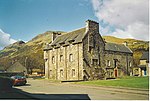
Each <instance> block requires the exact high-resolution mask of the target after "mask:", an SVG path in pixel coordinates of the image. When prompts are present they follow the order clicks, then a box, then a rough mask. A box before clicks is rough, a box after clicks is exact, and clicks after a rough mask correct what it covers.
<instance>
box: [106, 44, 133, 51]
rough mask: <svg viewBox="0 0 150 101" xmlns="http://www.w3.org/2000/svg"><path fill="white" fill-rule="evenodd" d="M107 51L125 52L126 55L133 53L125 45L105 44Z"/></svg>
mask: <svg viewBox="0 0 150 101" xmlns="http://www.w3.org/2000/svg"><path fill="white" fill-rule="evenodd" d="M105 50H106V51H116V52H124V53H133V52H132V51H131V50H130V49H129V48H128V47H127V46H125V45H124V44H116V43H106V44H105Z"/></svg>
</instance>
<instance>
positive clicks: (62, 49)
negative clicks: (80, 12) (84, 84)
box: [44, 20, 133, 81]
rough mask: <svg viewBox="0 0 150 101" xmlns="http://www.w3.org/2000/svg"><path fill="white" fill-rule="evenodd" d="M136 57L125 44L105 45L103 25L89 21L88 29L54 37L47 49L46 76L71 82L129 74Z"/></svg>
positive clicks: (45, 57)
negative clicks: (100, 26) (133, 56)
mask: <svg viewBox="0 0 150 101" xmlns="http://www.w3.org/2000/svg"><path fill="white" fill-rule="evenodd" d="M132 55H133V53H132V51H131V50H130V49H129V48H128V47H127V46H125V45H123V44H115V43H107V42H105V41H104V40H103V38H102V37H101V35H100V33H99V23H97V22H95V21H91V20H87V21H86V26H85V27H84V28H81V29H78V30H74V31H71V32H68V33H66V34H63V35H61V34H59V33H53V34H52V42H51V44H48V45H47V46H46V47H45V48H44V59H45V77H46V78H49V79H54V80H61V81H67V80H93V79H104V78H114V77H119V76H123V75H129V74H130V73H131V66H132V63H133V60H132Z"/></svg>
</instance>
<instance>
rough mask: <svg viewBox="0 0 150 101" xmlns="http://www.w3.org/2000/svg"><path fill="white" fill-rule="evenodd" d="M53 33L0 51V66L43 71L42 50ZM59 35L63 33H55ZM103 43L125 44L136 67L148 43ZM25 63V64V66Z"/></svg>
mask: <svg viewBox="0 0 150 101" xmlns="http://www.w3.org/2000/svg"><path fill="white" fill-rule="evenodd" d="M53 32H54V31H47V32H45V33H43V34H39V35H37V36H36V37H34V38H33V39H31V40H30V41H28V42H27V43H25V42H23V41H18V42H16V43H14V44H11V45H9V46H7V47H5V48H4V49H3V50H1V51H0V66H2V67H5V69H7V68H8V67H10V66H11V65H12V64H13V63H14V62H16V61H19V62H20V63H21V64H22V65H24V66H26V67H27V69H29V70H30V71H32V68H39V69H41V70H42V71H43V69H44V59H43V48H44V47H45V45H46V43H50V42H51V37H52V33H53ZM55 32H58V33H61V34H65V32H61V31H55ZM103 38H104V39H105V41H107V42H114V43H124V42H127V43H128V46H129V47H130V48H131V50H132V51H133V52H134V54H133V56H134V62H135V65H138V62H139V58H140V56H141V55H142V52H143V51H145V50H148V49H149V48H148V45H149V44H148V42H146V41H141V40H135V39H120V38H116V37H112V36H103ZM25 63H26V64H25Z"/></svg>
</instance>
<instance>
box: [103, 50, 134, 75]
mask: <svg viewBox="0 0 150 101" xmlns="http://www.w3.org/2000/svg"><path fill="white" fill-rule="evenodd" d="M108 61H109V62H110V63H108ZM115 61H116V66H115ZM104 64H105V68H106V77H108V78H109V77H115V72H114V71H115V69H116V70H117V77H121V76H123V75H130V74H131V72H132V64H133V58H132V54H129V53H121V52H113V51H105V63H104Z"/></svg>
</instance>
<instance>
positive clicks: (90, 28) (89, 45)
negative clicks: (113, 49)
mask: <svg viewBox="0 0 150 101" xmlns="http://www.w3.org/2000/svg"><path fill="white" fill-rule="evenodd" d="M86 27H87V31H86V32H87V34H86V36H85V37H84V39H83V57H84V59H83V68H84V72H83V73H84V78H85V79H88V80H93V79H96V78H95V74H96V73H95V68H103V67H104V65H103V61H104V59H103V57H104V42H103V39H102V37H101V36H100V34H99V25H98V23H96V22H94V21H87V25H86ZM99 72H101V71H99Z"/></svg>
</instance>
